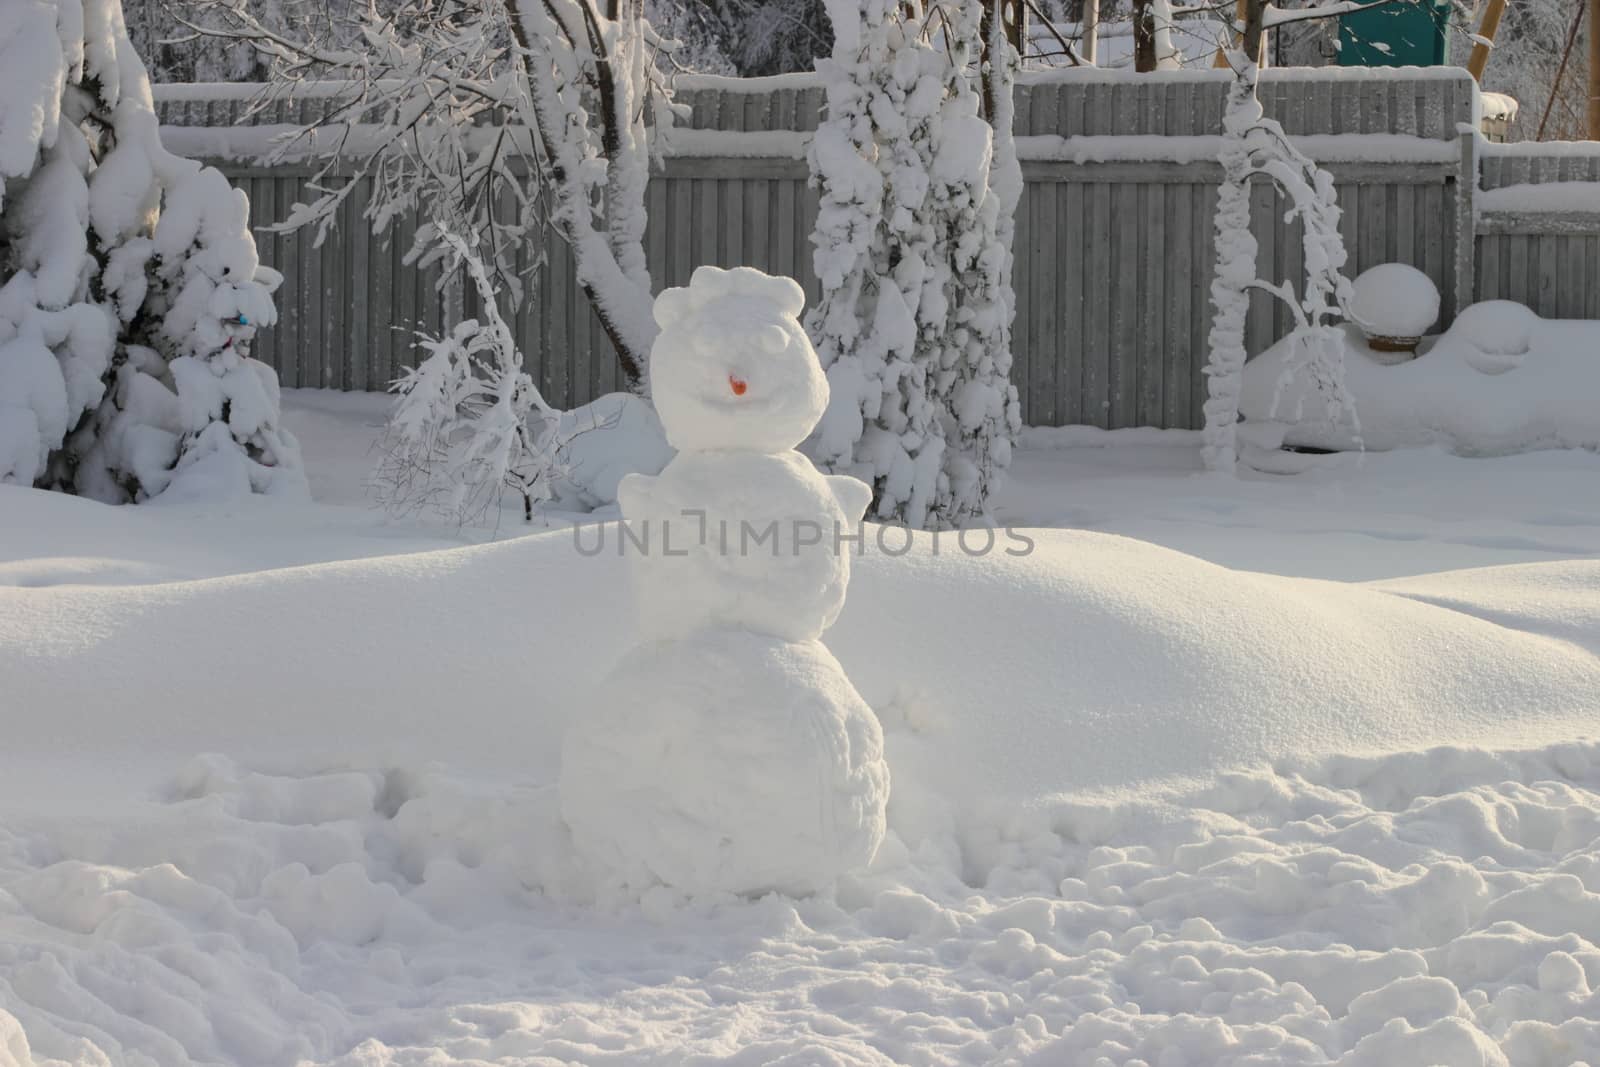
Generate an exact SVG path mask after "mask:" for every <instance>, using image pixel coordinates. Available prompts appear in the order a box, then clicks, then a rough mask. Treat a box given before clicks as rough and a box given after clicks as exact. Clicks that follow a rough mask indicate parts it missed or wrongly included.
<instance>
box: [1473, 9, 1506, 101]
mask: <svg viewBox="0 0 1600 1067" xmlns="http://www.w3.org/2000/svg"><path fill="white" fill-rule="evenodd" d="M1505 13H1506V0H1489V8H1488V10H1487V11H1485V12H1484V13H1483V22H1481V23H1480V24H1479V25H1478V36H1479V38H1481V40H1479V41H1478V43H1477V44H1475V45H1473V46H1472V55H1471V56H1469V57H1468V58H1467V73H1468V74H1470V75H1472V80H1473V81H1475V82H1477V83H1479V84H1480V85H1481V84H1482V83H1483V71H1484V68H1486V67H1487V66H1488V65H1489V53H1490V51H1492V50H1493V48H1494V37H1495V34H1497V33H1499V32H1500V17H1501V16H1502V15H1504V14H1505Z"/></svg>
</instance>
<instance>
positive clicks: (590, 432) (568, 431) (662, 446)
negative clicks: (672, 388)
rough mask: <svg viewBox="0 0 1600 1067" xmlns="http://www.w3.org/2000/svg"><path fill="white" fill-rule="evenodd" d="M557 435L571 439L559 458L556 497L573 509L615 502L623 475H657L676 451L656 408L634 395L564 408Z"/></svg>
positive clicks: (615, 395) (611, 396)
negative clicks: (662, 426)
mask: <svg viewBox="0 0 1600 1067" xmlns="http://www.w3.org/2000/svg"><path fill="white" fill-rule="evenodd" d="M556 434H557V436H558V437H559V438H561V439H562V440H564V441H566V442H567V444H566V445H565V447H563V448H562V449H561V454H560V456H559V457H558V458H557V467H558V468H559V477H558V478H557V480H556V483H555V486H554V489H555V495H556V500H557V502H559V503H560V504H562V505H563V506H565V507H567V508H570V509H575V510H583V511H591V510H593V509H595V508H603V507H606V506H607V505H610V504H615V503H616V502H617V486H618V484H619V483H621V481H622V479H623V478H624V477H626V476H627V475H629V474H658V473H660V471H661V468H662V467H665V466H666V465H667V463H668V462H669V461H670V460H671V459H672V455H673V452H672V446H671V445H669V444H667V435H666V434H665V433H664V432H663V431H662V429H661V419H660V418H659V417H658V416H657V415H656V412H655V408H653V407H651V406H650V403H649V401H647V400H643V399H641V398H639V397H637V396H635V395H633V394H632V393H607V394H606V395H605V396H602V397H597V398H596V399H594V400H592V401H590V402H589V403H587V404H584V405H583V406H582V407H577V408H573V409H572V410H571V411H565V412H562V414H561V422H560V425H559V426H558V427H557V428H556Z"/></svg>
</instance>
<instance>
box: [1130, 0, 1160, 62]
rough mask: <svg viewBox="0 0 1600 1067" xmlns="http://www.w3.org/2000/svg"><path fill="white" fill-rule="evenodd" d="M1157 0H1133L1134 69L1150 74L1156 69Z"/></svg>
mask: <svg viewBox="0 0 1600 1067" xmlns="http://www.w3.org/2000/svg"><path fill="white" fill-rule="evenodd" d="M1155 16H1156V5H1155V0H1133V69H1134V70H1136V71H1138V72H1139V73H1141V74H1148V73H1150V72H1151V71H1153V70H1155V69H1156V17H1155Z"/></svg>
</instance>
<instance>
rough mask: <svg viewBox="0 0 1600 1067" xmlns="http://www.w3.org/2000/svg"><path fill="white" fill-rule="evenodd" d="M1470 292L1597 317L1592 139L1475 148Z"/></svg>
mask: <svg viewBox="0 0 1600 1067" xmlns="http://www.w3.org/2000/svg"><path fill="white" fill-rule="evenodd" d="M1481 152H1482V158H1481V160H1480V168H1481V180H1480V185H1479V193H1478V201H1479V205H1480V210H1479V211H1478V216H1477V239H1478V250H1477V264H1476V267H1477V269H1476V274H1475V275H1474V289H1475V291H1476V293H1477V295H1478V298H1479V299H1480V300H1494V299H1504V300H1515V301H1517V302H1518V303H1522V304H1527V305H1528V306H1529V307H1531V308H1533V309H1534V310H1535V311H1537V312H1538V313H1539V314H1541V315H1544V316H1547V317H1550V318H1562V319H1600V142H1593V141H1588V142H1574V143H1567V144H1510V145H1483V146H1481Z"/></svg>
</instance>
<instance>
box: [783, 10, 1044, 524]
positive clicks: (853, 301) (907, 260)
mask: <svg viewBox="0 0 1600 1067" xmlns="http://www.w3.org/2000/svg"><path fill="white" fill-rule="evenodd" d="M935 14H937V15H938V17H939V21H940V23H941V29H940V33H939V35H938V37H937V38H934V37H933V36H931V35H930V34H929V33H928V26H927V25H926V22H925V20H924V18H923V17H918V18H911V17H909V16H906V15H905V14H904V12H903V9H902V5H900V4H898V3H893V2H889V0H866V2H864V3H861V4H859V5H858V4H852V3H845V2H843V0H837V2H835V3H833V4H831V5H830V16H831V17H832V19H833V26H834V52H833V56H832V58H831V59H829V60H827V61H824V62H819V64H818V67H819V69H820V70H822V71H823V73H824V75H825V79H826V82H827V87H828V89H827V92H828V114H827V118H826V120H825V121H824V122H823V123H822V124H821V126H820V127H819V128H818V130H817V133H816V137H815V139H814V140H813V142H812V146H811V153H810V160H811V167H812V174H813V180H814V182H815V183H816V184H817V186H818V187H819V188H820V190H821V199H820V211H819V214H818V219H817V228H816V232H815V234H814V235H813V238H812V240H813V242H814V243H815V245H816V252H815V263H816V271H817V276H818V278H819V279H820V281H821V283H822V299H821V300H820V302H819V303H818V305H817V306H816V308H814V309H813V311H812V313H811V316H810V317H809V319H808V321H807V327H808V329H809V330H810V332H811V335H812V337H813V339H814V340H815V342H816V346H817V351H818V355H819V357H820V359H821V360H822V364H823V367H824V368H825V369H826V371H827V374H828V382H829V386H830V388H831V390H832V401H831V403H830V405H829V408H828V411H827V413H826V414H825V415H824V416H823V419H822V422H821V423H820V424H819V425H818V427H817V432H816V434H815V435H814V437H813V439H812V441H811V442H810V444H809V445H808V448H809V450H810V452H811V454H812V456H813V458H814V459H816V460H817V461H818V462H819V463H820V464H821V465H823V466H824V467H825V468H827V469H830V470H834V471H838V472H841V473H846V474H852V475H854V476H856V477H858V478H861V479H862V480H863V481H866V482H868V483H870V484H871V485H872V486H873V491H874V497H875V500H876V504H875V510H874V514H875V515H876V517H878V518H880V519H888V520H898V521H903V522H905V523H907V524H909V525H912V526H919V527H920V526H927V527H930V528H940V527H949V526H954V525H958V524H960V523H961V522H963V521H964V520H967V519H970V518H973V517H976V516H980V515H982V514H983V511H984V507H985V504H986V500H987V496H988V493H989V491H990V490H991V488H992V487H993V485H994V483H995V481H996V480H997V475H998V474H999V472H1000V471H1002V470H1003V469H1004V467H1005V466H1006V464H1007V462H1008V461H1009V458H1010V445H1011V439H1012V437H1013V436H1014V434H1015V432H1016V430H1017V428H1018V427H1019V426H1020V422H1021V419H1020V414H1019V410H1018V406H1017V397H1016V391H1015V389H1014V388H1012V386H1011V385H1010V383H1009V380H1008V378H1007V375H1008V374H1009V371H1010V363H1011V351H1010V336H1009V335H1010V325H1011V317H1012V312H1013V300H1012V295H1011V289H1010V285H1011V279H1010V268H1011V251H1010V233H1011V227H1012V221H1011V216H1012V213H1013V211H1014V210H1015V207H1016V202H1017V197H1018V196H1019V195H1020V191H1021V179H1020V172H1019V171H1018V169H1017V164H1016V157H1015V153H1014V152H1013V151H1012V150H1011V147H1010V143H1011V142H1010V130H1009V128H1008V127H1009V116H1010V82H1011V75H1010V71H1011V69H1012V66H1013V64H1014V63H1015V57H1014V55H1013V54H1012V53H1011V51H1010V49H1009V48H1008V47H1006V46H1004V44H1003V38H1001V36H1000V35H999V34H998V32H997V34H996V40H997V41H1001V48H1000V50H999V51H998V52H997V53H996V54H997V55H998V56H999V57H1001V58H999V59H998V60H997V61H996V63H995V64H991V67H990V70H989V71H988V72H985V71H983V70H981V69H980V53H981V52H982V51H983V49H982V35H981V32H980V26H981V25H982V23H983V22H984V19H983V14H984V4H983V2H982V0H967V2H962V3H956V2H955V0H952V2H951V3H949V4H948V5H946V6H945V7H937V6H935V7H934V8H931V9H929V10H928V11H925V12H922V13H921V15H923V16H926V19H927V21H932V20H933V17H934V15H935ZM999 21H1000V20H999V19H998V18H996V19H995V22H996V23H998V22H999ZM986 73H987V74H988V75H989V77H988V78H987V79H986V78H985V74H986ZM980 86H982V87H983V88H984V89H985V90H987V91H986V92H983V93H980ZM985 97H987V98H988V101H989V106H988V107H984V106H983V105H984V103H985V99H984V98H985ZM997 127H1007V128H1006V129H1005V131H1004V133H1003V134H1002V135H1001V137H1000V138H999V139H998V142H997V140H996V137H995V134H994V130H995V128H997Z"/></svg>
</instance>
